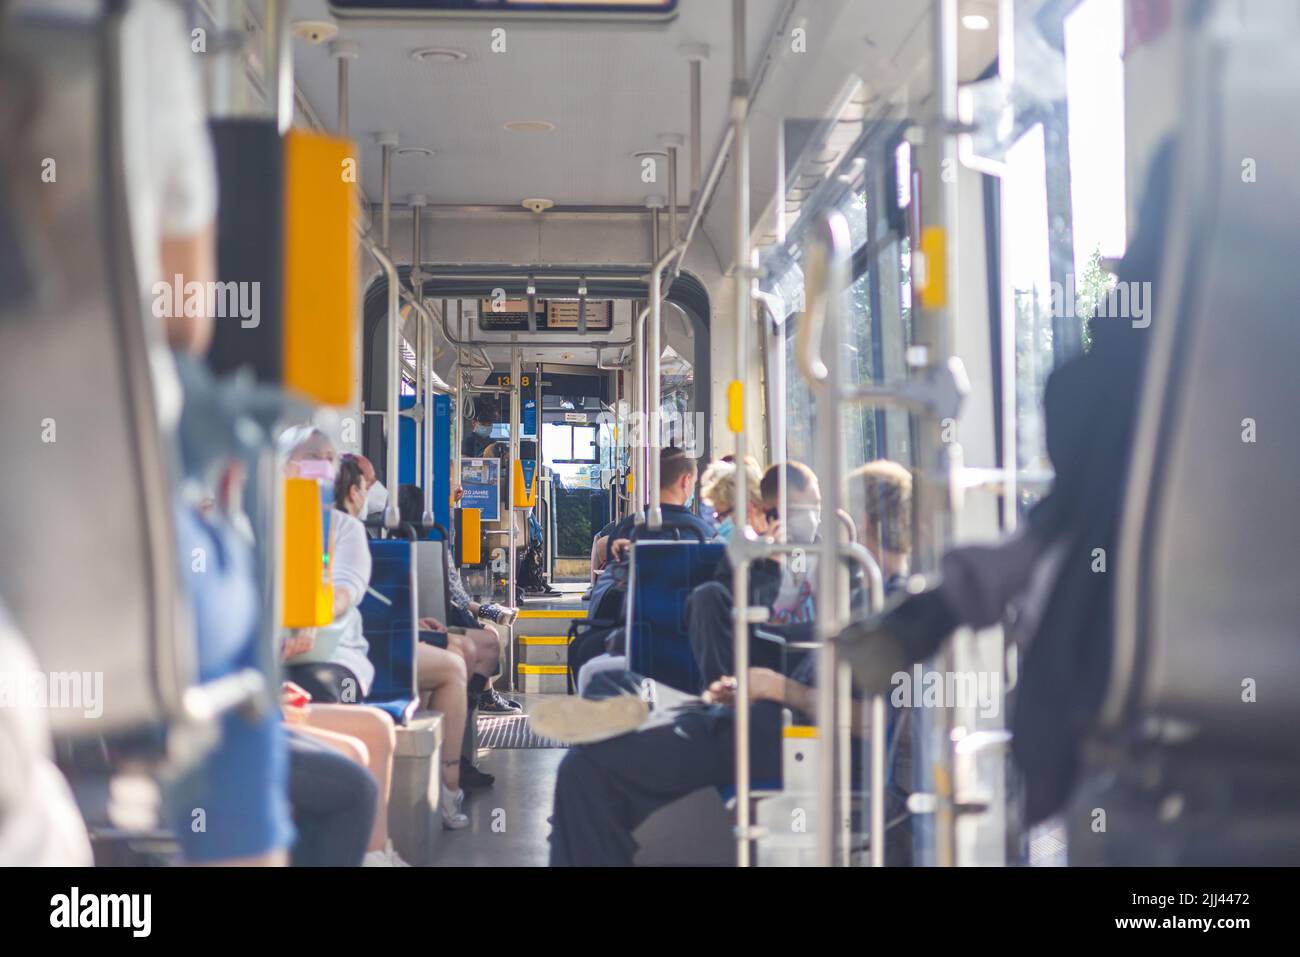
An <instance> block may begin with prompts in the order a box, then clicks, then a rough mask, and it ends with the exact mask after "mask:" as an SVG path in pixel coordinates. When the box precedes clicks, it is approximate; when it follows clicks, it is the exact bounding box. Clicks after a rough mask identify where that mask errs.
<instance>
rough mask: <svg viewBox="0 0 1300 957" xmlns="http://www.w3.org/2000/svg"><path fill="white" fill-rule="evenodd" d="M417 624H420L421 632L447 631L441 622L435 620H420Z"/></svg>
mask: <svg viewBox="0 0 1300 957" xmlns="http://www.w3.org/2000/svg"><path fill="white" fill-rule="evenodd" d="M419 624H420V630H421V631H444V632H445V631H446V630H447V626H446V625H444V624H443V623H442V622H440V621H439V620H438V619H437V618H421V619H420V622H419Z"/></svg>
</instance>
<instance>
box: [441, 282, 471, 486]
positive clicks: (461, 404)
mask: <svg viewBox="0 0 1300 957" xmlns="http://www.w3.org/2000/svg"><path fill="white" fill-rule="evenodd" d="M441 305H442V313H441V315H442V320H443V322H444V323H446V321H447V300H446V299H444V300H442V303H441ZM457 323H458V325H457V327H456V338H457V339H463V338H464V335H465V331H464V329H462V328H461V326H463V325H464V323H463V321H462V319H461V318H460V317H457ZM464 361H465V356H464V354H463V353H462V352H461V348H460V346H457V347H456V364H455V365H454V366H452V367H451V374H452V380H451V384H452V394H453V395H454V396H455V398H454V399H453V400H452V401H453V402H455V403H456V411H455V412H454V413H452V416H451V428H452V434H451V438H452V446H451V461H452V465H451V480H452V483H453V484H454V485H460V446H461V442H462V441H463V439H464V436H462V435H461V433H462V432H464V431H465V370H464V366H463V363H464Z"/></svg>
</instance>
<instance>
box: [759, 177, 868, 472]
mask: <svg viewBox="0 0 1300 957" xmlns="http://www.w3.org/2000/svg"><path fill="white" fill-rule="evenodd" d="M837 208H838V209H839V211H840V212H841V213H842V214H843V215H844V217H845V219H846V220H847V221H848V224H849V236H850V239H851V241H852V244H853V253H854V256H853V261H854V262H855V263H858V264H859V266H860V267H863V266H864V265H865V264H866V257H865V256H864V255H863V247H864V246H865V245H866V242H867V235H868V220H867V194H866V191H865V190H853V191H851V192H849V193H847V194H846V195H845V196H844V197H843V198H842V199H841V200H840V201H839V203H838V205H837ZM772 286H774V287H775V292H777V293H778V294H779V295H780V296H781V297H782V299H783V300H784V301H785V303H786V307H787V309H788V310H790V316H789V318H787V319H786V321H785V323H784V325H783V328H782V330H781V332H782V335H783V338H784V345H785V349H784V351H785V364H784V374H785V375H784V378H785V390H784V396H783V398H784V403H785V408H784V413H785V414H784V421H785V439H786V447H785V456H786V458H789V459H795V460H798V461H801V462H805V463H808V464H812V463H813V460H814V457H815V448H814V436H815V435H816V429H817V423H816V418H817V409H816V401H815V400H814V398H813V393H812V390H811V389H810V388H809V386H808V383H807V382H806V381H805V380H804V378H803V375H802V373H801V372H800V371H799V366H798V362H797V361H796V357H795V330H796V327H797V325H798V323H799V321H800V315H801V313H802V310H803V307H804V299H805V292H804V286H803V271H802V270H801V269H800V267H799V265H798V264H792V265H790V266H788V267H787V268H786V269H785V270H784V271H783V272H782V273H781V274H780V275H779V276H777V277H776V279H775V281H774V282H773V283H772ZM842 296H843V300H842V306H843V312H842V320H843V325H842V326H841V329H840V336H841V349H842V352H841V356H840V362H841V370H842V372H843V377H844V382H845V384H846V385H848V386H853V385H857V384H861V383H864V382H876V381H879V380H880V378H881V376H880V369H879V355H878V349H877V347H876V346H877V344H876V341H875V339H876V333H875V326H874V323H875V321H876V317H875V316H874V315H873V314H872V309H871V273H870V270H869V268H864V269H863V271H862V272H861V273H860V274H858V275H857V276H856V277H855V278H854V280H853V282H852V284H851V285H850V286H849V287H848V288H847V289H845V290H844V291H843V293H842ZM773 361H774V362H775V361H778V360H777V357H776V356H773ZM879 421H880V416H879V414H878V410H877V409H876V408H875V407H873V406H864V405H856V404H849V403H845V404H844V405H843V407H842V416H841V422H842V437H843V442H844V462H845V466H846V468H855V467H856V466H858V465H861V464H862V463H863V462H868V461H871V460H872V459H874V458H878V457H879V456H881V455H883V454H884V452H883V450H882V448H881V446H880V443H879V441H878V439H879V428H878V422H879ZM779 451H780V450H779V449H777V450H775V452H776V453H777V454H779Z"/></svg>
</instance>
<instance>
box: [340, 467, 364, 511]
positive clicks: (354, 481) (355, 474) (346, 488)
mask: <svg viewBox="0 0 1300 957" xmlns="http://www.w3.org/2000/svg"><path fill="white" fill-rule="evenodd" d="M365 480H366V476H365V473H364V472H362V471H361V463H360V462H359V461H358V460H357V457H356V456H355V455H353V454H352V453H350V452H349V453H346V454H344V455H343V456H342V457H341V458H340V459H339V464H338V468H337V469H336V470H335V471H334V507H335V508H337V509H338V510H339V511H340V512H346V511H347V502H348V493H350V492H351V491H352V489H353V488H354V487H355V486H360V487H361V488H362V489H364V488H365V487H366V485H365Z"/></svg>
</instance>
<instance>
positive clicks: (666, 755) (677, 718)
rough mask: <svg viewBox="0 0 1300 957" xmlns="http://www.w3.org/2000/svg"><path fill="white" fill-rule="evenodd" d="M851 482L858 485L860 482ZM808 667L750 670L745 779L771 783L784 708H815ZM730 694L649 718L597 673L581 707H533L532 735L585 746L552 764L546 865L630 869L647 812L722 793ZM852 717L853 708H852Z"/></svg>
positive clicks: (642, 704) (875, 502)
mask: <svg viewBox="0 0 1300 957" xmlns="http://www.w3.org/2000/svg"><path fill="white" fill-rule="evenodd" d="M903 474H906V473H905V472H904V473H903ZM908 478H909V480H910V475H909V476H908ZM857 480H859V481H868V479H866V478H865V477H863V476H861V475H858V476H857ZM900 480H901V475H899V473H897V472H889V473H882V474H881V475H879V476H876V477H874V478H872V479H870V480H869V481H873V482H885V483H890V482H893V481H900ZM908 489H909V490H910V484H909V486H908ZM907 494H908V492H906V491H905V490H904V489H902V488H899V489H898V490H897V491H895V492H889V493H885V492H866V493H864V494H862V495H860V496H859V499H860V501H862V502H863V503H864V504H865V505H866V506H867V507H887V506H889V504H890V503H893V505H897V504H898V503H901V502H903V501H904V500H905V499H906V496H907ZM892 520H893V519H892V518H891V517H890V516H888V515H883V514H879V513H871V512H869V513H866V514H864V515H862V516H861V525H862V530H863V538H867V535H866V534H865V533H866V529H868V528H872V527H877V528H880V527H882V526H885V525H888V524H889V522H890V521H892ZM805 531H806V529H805ZM891 542H892V539H891ZM894 544H901V542H897V543H894ZM815 662H816V657H815V656H807V657H805V658H804V659H803V660H802V661H801V662H800V663H799V664H798V665H797V666H796V667H795V668H794V669H793V670H792V671H791V673H790V674H789V675H788V676H787V675H783V674H781V673H779V672H777V671H773V670H771V669H767V668H752V669H750V674H749V680H750V696H751V698H752V700H753V704H752V707H751V725H750V727H751V741H750V746H751V748H750V757H751V768H752V779H753V780H779V779H780V777H781V747H780V743H781V728H782V723H783V718H782V709H783V708H790V709H791V710H792V711H794V712H796V713H797V714H798V716H799V717H798V720H800V721H808V720H809V719H810V717H811V715H812V714H813V713H814V712H815V711H816V691H815V690H814V686H815V683H816V681H815V678H816V676H815ZM734 689H735V682H734V679H732V678H728V677H723V678H720V679H719V680H717V681H715V682H713V683H712V684H711V686H710V688H709V690H708V692H707V693H706V695H705V696H704V698H703V700H701V699H700V698H696V697H692V696H686V695H682V694H680V693H678V692H673V691H671V689H670V690H668V691H666V692H665V690H664V689H662V688H660V689H657V690H656V693H655V695H654V696H653V697H655V698H657V699H658V701H659V702H660V703H661V706H657V707H656V710H655V711H653V712H652V711H651V706H650V705H648V704H647V703H646V701H645V700H644V698H645V697H647V696H645V695H643V694H642V693H641V692H643V690H644V686H643V685H642V680H641V679H640V678H639V676H636V675H631V674H628V673H622V674H617V675H616V674H613V673H604V674H600V675H598V676H596V678H595V679H593V681H592V687H591V689H590V691H589V698H590V700H584V699H581V698H556V699H549V700H547V701H546V702H543V703H542V704H541V705H538V706H537V707H536V708H535V709H534V712H533V716H532V720H533V726H534V729H535V730H536V731H537V733H538V734H540V735H542V736H544V737H550V738H553V739H556V740H567V741H576V742H584V741H585V742H588V743H584V744H581V745H580V746H578V747H575V748H573V749H571V750H570V751H569V753H568V754H567V755H566V756H565V758H564V760H563V761H562V762H561V764H560V770H559V775H558V777H557V780H556V786H555V805H554V812H553V815H552V830H551V864H552V866H602V865H604V866H611V865H613V866H618V865H623V866H626V865H630V864H632V863H633V858H634V855H635V853H636V850H637V846H636V842H635V840H634V839H633V837H632V832H633V831H634V830H635V829H636V828H637V826H638V825H640V823H641V822H642V821H644V820H645V819H646V818H647V817H648V816H649V815H650V814H652V813H653V812H654V811H656V810H658V809H659V808H661V807H663V806H664V805H666V804H669V803H671V802H672V801H674V800H676V799H677V798H680V797H684V796H685V795H687V794H690V793H691V792H692V791H695V790H697V789H698V788H701V787H707V786H710V785H712V786H715V787H719V788H725V787H730V786H732V785H733V784H734V771H735V753H734V752H735V713H734V693H735V692H734ZM854 710H855V712H857V711H858V710H859V709H858V706H857V704H856V703H855V706H854ZM861 717H862V716H861V715H860V714H856V713H855V717H854V721H853V726H854V727H855V728H860V727H862V726H863V725H862V721H861ZM891 846H892V848H893V854H894V855H903V854H905V852H906V851H907V848H906V846H905V842H899V841H894V842H892V844H891ZM887 850H888V848H887ZM893 859H894V860H895V861H897V860H898V859H899V858H898V857H894V858H893ZM904 859H905V858H904Z"/></svg>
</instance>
